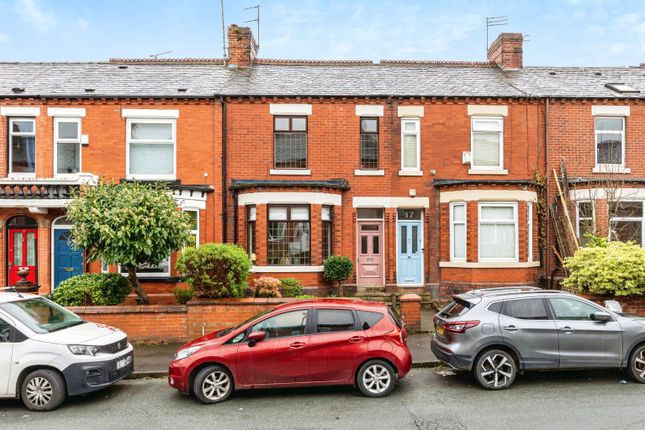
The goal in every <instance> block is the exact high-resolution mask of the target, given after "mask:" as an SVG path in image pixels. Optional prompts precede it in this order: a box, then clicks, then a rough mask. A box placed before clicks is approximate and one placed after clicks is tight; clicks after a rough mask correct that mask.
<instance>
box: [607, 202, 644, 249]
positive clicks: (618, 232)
mask: <svg viewBox="0 0 645 430" xmlns="http://www.w3.org/2000/svg"><path fill="white" fill-rule="evenodd" d="M609 240H619V241H621V242H629V241H633V242H636V243H638V244H639V245H641V246H643V202H642V201H631V202H630V201H621V202H609Z"/></svg>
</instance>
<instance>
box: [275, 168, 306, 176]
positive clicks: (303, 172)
mask: <svg viewBox="0 0 645 430" xmlns="http://www.w3.org/2000/svg"><path fill="white" fill-rule="evenodd" d="M269 175H287V176H311V169H271V170H269Z"/></svg>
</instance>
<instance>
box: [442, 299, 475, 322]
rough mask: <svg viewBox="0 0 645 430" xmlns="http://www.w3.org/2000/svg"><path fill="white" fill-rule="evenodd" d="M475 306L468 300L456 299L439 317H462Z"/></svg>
mask: <svg viewBox="0 0 645 430" xmlns="http://www.w3.org/2000/svg"><path fill="white" fill-rule="evenodd" d="M473 306H474V305H473V304H472V303H470V302H468V301H466V300H461V299H455V300H454V301H453V302H452V303H450V304H449V305H448V306H446V307H445V308H443V309H442V310H441V312H440V313H439V315H440V316H442V317H445V318H455V317H460V316H462V315H463V314H465V313H466V312H468V310H469V309H470V308H472V307H473Z"/></svg>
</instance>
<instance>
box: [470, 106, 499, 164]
mask: <svg viewBox="0 0 645 430" xmlns="http://www.w3.org/2000/svg"><path fill="white" fill-rule="evenodd" d="M477 121H488V122H491V121H494V122H497V123H498V124H499V132H498V133H499V163H498V165H497V166H477V165H476V164H475V123H476V122H477ZM491 133H492V132H491ZM470 154H471V155H470V168H471V170H478V171H487V170H492V171H503V170H504V118H503V117H497V116H492V117H491V116H471V117H470Z"/></svg>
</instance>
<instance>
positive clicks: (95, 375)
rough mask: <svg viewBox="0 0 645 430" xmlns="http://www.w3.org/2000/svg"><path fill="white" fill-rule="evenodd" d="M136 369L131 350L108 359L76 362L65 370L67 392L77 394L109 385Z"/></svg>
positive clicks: (72, 394) (71, 394)
mask: <svg viewBox="0 0 645 430" xmlns="http://www.w3.org/2000/svg"><path fill="white" fill-rule="evenodd" d="M133 371H134V353H133V351H132V349H131V348H130V351H129V352H128V353H126V354H123V355H120V356H118V357H116V358H113V359H111V360H106V361H92V362H86V363H74V364H71V365H70V366H68V367H67V368H66V369H65V370H63V376H64V377H65V382H66V383H67V394H68V395H70V396H76V395H79V394H85V393H91V392H92V391H97V390H100V389H102V388H105V387H108V386H110V385H112V384H114V383H115V382H117V381H119V380H121V379H123V378H125V377H126V376H128V375H129V374H130V373H132V372H133Z"/></svg>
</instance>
